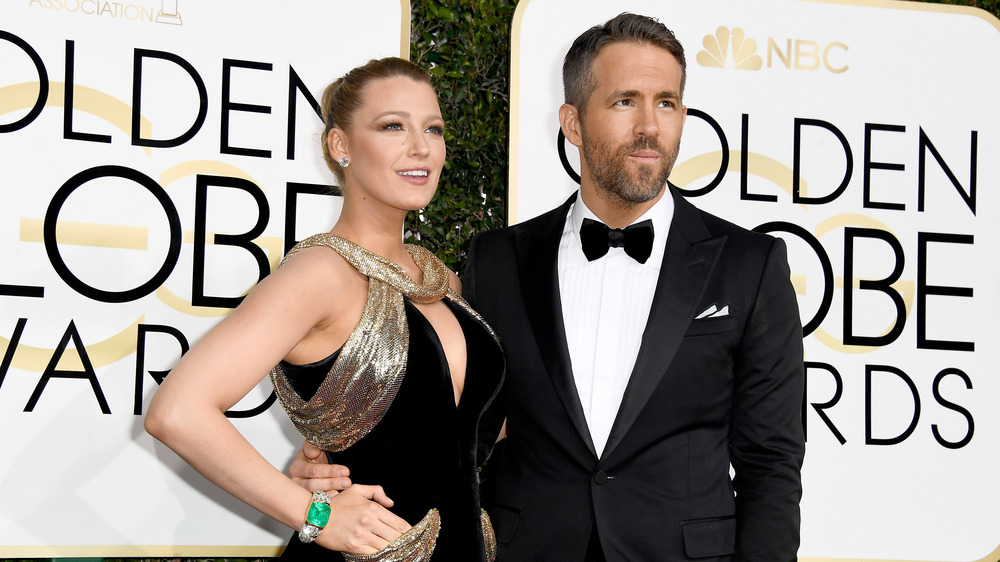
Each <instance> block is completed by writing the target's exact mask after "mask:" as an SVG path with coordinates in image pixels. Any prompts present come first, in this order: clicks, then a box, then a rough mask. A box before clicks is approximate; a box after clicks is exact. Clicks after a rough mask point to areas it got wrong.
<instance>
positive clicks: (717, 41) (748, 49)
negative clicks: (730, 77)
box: [697, 26, 764, 70]
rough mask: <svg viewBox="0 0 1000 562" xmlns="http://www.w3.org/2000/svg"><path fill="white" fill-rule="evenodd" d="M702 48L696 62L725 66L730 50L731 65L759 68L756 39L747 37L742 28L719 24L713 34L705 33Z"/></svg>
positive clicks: (759, 60)
mask: <svg viewBox="0 0 1000 562" xmlns="http://www.w3.org/2000/svg"><path fill="white" fill-rule="evenodd" d="M701 44H702V46H704V47H705V49H704V50H702V51H699V52H698V57H697V60H698V64H700V65H702V66H712V67H716V68H726V59H727V58H728V57H729V53H730V52H732V54H733V56H732V63H731V67H732V68H736V69H739V70H760V69H761V67H763V66H764V61H763V59H761V58H760V55H758V54H757V41H754V40H753V39H748V38H747V36H746V33H745V32H744V31H743V29H741V28H739V27H734V28H733V29H732V30H730V29H729V28H728V27H725V26H719V28H718V29H716V30H715V35H706V36H705V38H704V39H702V41H701Z"/></svg>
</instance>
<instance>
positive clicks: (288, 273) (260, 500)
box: [145, 248, 409, 553]
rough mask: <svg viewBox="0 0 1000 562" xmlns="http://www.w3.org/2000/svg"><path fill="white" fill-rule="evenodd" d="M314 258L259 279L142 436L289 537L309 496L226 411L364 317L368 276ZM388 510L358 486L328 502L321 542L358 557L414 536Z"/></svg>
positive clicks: (179, 377) (167, 391)
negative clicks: (277, 368) (286, 363)
mask: <svg viewBox="0 0 1000 562" xmlns="http://www.w3.org/2000/svg"><path fill="white" fill-rule="evenodd" d="M311 250H314V251H310V250H303V251H302V252H300V253H299V254H297V255H296V256H295V257H293V258H292V259H289V260H288V262H287V263H286V264H285V265H284V266H283V267H281V268H280V269H278V270H277V271H275V272H274V273H273V274H271V275H270V276H269V277H268V278H266V279H265V280H264V281H262V282H261V283H260V284H259V285H258V286H257V287H256V288H254V289H253V291H251V293H250V294H249V295H248V296H247V298H246V299H245V300H244V301H243V303H242V304H241V305H240V306H239V307H237V308H236V309H235V310H234V311H233V312H232V313H231V314H230V315H229V316H228V317H227V318H225V319H224V320H223V321H222V322H220V323H219V324H218V325H217V326H216V327H215V328H213V329H212V330H211V331H210V332H208V334H206V335H205V336H204V337H203V338H201V340H199V341H198V342H197V343H196V344H195V345H194V346H193V347H192V348H191V350H190V351H189V352H188V353H187V354H185V355H184V357H183V358H182V359H181V360H180V362H178V364H177V366H176V367H175V368H174V369H173V370H172V371H171V372H170V375H169V376H167V378H166V379H165V380H164V382H163V384H162V385H161V386H160V388H159V389H158V390H157V392H156V395H155V396H154V397H153V401H152V402H151V404H150V407H149V409H148V412H147V414H146V420H145V426H146V430H147V431H148V432H149V433H150V434H151V435H153V436H154V437H156V438H157V439H159V440H160V441H162V442H163V443H164V444H166V445H167V446H168V447H170V448H171V449H173V450H174V451H175V452H176V453H177V454H178V455H180V456H181V458H183V459H184V460H185V461H187V462H188V464H190V465H191V466H192V467H193V468H194V469H195V470H197V471H198V472H200V473H201V474H202V475H204V476H205V477H206V478H208V479H209V480H211V481H212V482H214V483H215V484H217V485H218V486H219V487H221V488H223V489H224V490H226V491H227V492H229V493H230V494H232V495H233V496H235V497H237V498H239V499H240V500H242V501H244V502H246V503H247V504H249V505H250V506H252V507H254V508H256V509H258V510H259V511H261V512H262V513H264V514H266V515H268V516H270V517H273V518H274V519H276V520H277V521H280V522H281V523H284V524H285V525H288V526H289V527H291V528H293V529H298V528H299V527H300V526H301V525H302V522H303V519H304V516H305V513H306V510H307V509H308V506H309V503H310V500H311V495H310V494H309V492H307V491H306V490H305V489H303V488H301V487H299V486H297V485H296V484H295V483H293V482H292V481H291V480H290V479H288V478H287V477H286V476H284V475H283V474H282V473H281V472H280V471H278V470H277V469H276V468H274V467H273V466H271V464H270V463H269V462H268V461H267V460H266V459H265V458H264V457H263V456H261V455H260V453H258V452H257V451H256V449H254V448H253V446H252V445H251V444H250V443H249V442H247V440H246V439H245V438H244V437H243V435H241V434H240V433H239V431H238V430H237V429H236V428H235V427H234V426H233V425H232V423H230V421H229V420H228V419H227V418H226V417H225V415H224V413H225V412H226V410H228V409H229V408H231V407H232V406H233V405H234V404H236V403H237V402H238V401H239V400H240V399H241V398H243V396H245V395H246V394H247V393H248V392H249V391H250V390H251V389H252V388H254V386H256V385H257V383H259V382H260V380H261V379H262V378H263V377H264V376H265V375H266V374H267V373H268V372H269V371H270V369H271V367H273V366H274V365H275V364H277V363H278V362H279V361H280V360H281V359H282V358H283V357H286V356H288V357H290V358H294V357H308V356H310V355H312V356H313V358H312V360H315V359H318V358H321V357H323V356H325V355H326V354H329V352H330V351H332V350H333V349H335V348H336V347H339V345H340V344H342V343H343V342H344V341H346V339H347V335H348V334H349V333H350V330H351V329H352V328H353V326H354V324H355V323H356V322H357V319H358V318H359V317H360V313H361V308H362V307H363V305H364V300H365V298H366V293H367V283H366V282H365V281H364V278H363V277H360V276H359V274H357V272H356V271H354V270H353V268H350V266H349V265H347V264H346V262H343V260H341V259H340V258H339V256H336V255H335V254H334V253H332V252H330V251H329V250H328V249H325V248H315V249H311ZM359 277H360V279H359ZM333 288H336V290H332V289H333ZM321 351H324V352H325V353H324V355H318V356H316V355H315V354H317V353H319V352H321ZM373 499H374V500H375V501H371V500H373ZM380 504H381V505H380ZM391 505H392V502H391V500H389V499H388V498H386V497H385V494H384V493H383V492H382V491H381V488H379V487H377V486H352V487H351V488H349V489H348V490H345V492H344V493H341V494H338V495H337V496H335V497H333V498H331V517H330V524H329V525H328V526H327V529H326V530H325V532H324V533H322V534H321V535H320V537H319V538H318V539H317V543H319V544H320V545H322V546H325V547H327V548H331V549H334V550H345V551H350V552H358V553H371V552H375V551H376V550H378V549H381V548H382V547H384V546H385V545H386V544H387V543H388V541H389V540H391V539H393V538H395V537H396V536H398V535H399V533H401V532H402V531H405V530H406V529H407V528H409V525H408V524H407V523H406V522H405V521H404V520H402V519H401V518H399V517H397V516H395V515H393V514H392V513H391V512H389V511H388V510H387V509H386V507H388V506H391ZM383 506H385V507H383Z"/></svg>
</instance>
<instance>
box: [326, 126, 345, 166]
mask: <svg viewBox="0 0 1000 562" xmlns="http://www.w3.org/2000/svg"><path fill="white" fill-rule="evenodd" d="M326 147H327V149H329V150H330V156H333V159H334V160H340V159H341V158H342V157H344V156H346V157H348V158H350V157H351V155H350V154H348V153H347V136H346V135H345V134H344V131H343V130H341V129H338V128H337V127H334V128H332V129H330V131H329V132H328V133H327V134H326Z"/></svg>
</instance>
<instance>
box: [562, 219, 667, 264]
mask: <svg viewBox="0 0 1000 562" xmlns="http://www.w3.org/2000/svg"><path fill="white" fill-rule="evenodd" d="M580 239H581V240H582V241H583V255H585V256H587V259H588V260H590V261H594V260H596V259H597V258H599V257H601V256H603V255H605V254H607V253H608V248H610V247H614V248H621V247H624V248H625V253H626V254H628V255H629V256H631V257H632V259H634V260H635V261H637V262H639V263H646V260H648V259H649V254H650V253H651V252H652V251H653V221H651V220H648V219H647V220H644V221H642V222H640V223H636V224H633V225H632V226H627V227H625V228H611V227H609V226H608V225H606V224H604V223H602V222H598V221H595V220H591V219H583V226H582V227H580Z"/></svg>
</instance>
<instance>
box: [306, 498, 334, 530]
mask: <svg viewBox="0 0 1000 562" xmlns="http://www.w3.org/2000/svg"><path fill="white" fill-rule="evenodd" d="M329 522H330V506H329V505H327V504H325V503H323V502H312V503H311V504H309V513H307V514H306V523H309V524H310V525H315V526H317V527H319V528H321V529H322V528H323V527H326V524H327V523H329Z"/></svg>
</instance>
